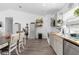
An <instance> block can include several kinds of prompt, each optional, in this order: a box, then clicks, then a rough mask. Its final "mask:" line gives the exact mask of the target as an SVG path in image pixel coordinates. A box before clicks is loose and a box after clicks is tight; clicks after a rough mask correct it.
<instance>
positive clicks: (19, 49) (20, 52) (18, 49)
mask: <svg viewBox="0 0 79 59" xmlns="http://www.w3.org/2000/svg"><path fill="white" fill-rule="evenodd" d="M20 47H21V46H20V44H19V47H18V51H19V53H21V49H20Z"/></svg>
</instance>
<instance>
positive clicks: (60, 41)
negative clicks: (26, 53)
mask: <svg viewBox="0 0 79 59" xmlns="http://www.w3.org/2000/svg"><path fill="white" fill-rule="evenodd" d="M50 45H51V46H52V47H53V49H54V51H55V53H56V54H57V55H63V54H64V55H79V46H77V45H75V44H73V43H71V42H70V41H67V40H66V39H64V38H62V37H60V36H57V35H55V34H53V35H52V34H51V35H50Z"/></svg>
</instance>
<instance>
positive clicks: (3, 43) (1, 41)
mask: <svg viewBox="0 0 79 59" xmlns="http://www.w3.org/2000/svg"><path fill="white" fill-rule="evenodd" d="M8 42H9V41H8V39H6V38H4V37H0V55H1V50H2V49H3V48H5V47H7V46H8Z"/></svg>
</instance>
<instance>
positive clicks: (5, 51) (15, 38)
mask: <svg viewBox="0 0 79 59" xmlns="http://www.w3.org/2000/svg"><path fill="white" fill-rule="evenodd" d="M18 39H19V34H12V35H11V39H10V41H9V46H8V47H6V48H4V49H3V50H2V55H7V54H8V55H11V53H12V52H13V51H14V50H15V52H16V54H17V55H18V50H17V42H18Z"/></svg>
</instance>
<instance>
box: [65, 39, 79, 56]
mask: <svg viewBox="0 0 79 59" xmlns="http://www.w3.org/2000/svg"><path fill="white" fill-rule="evenodd" d="M64 55H79V46H76V45H75V44H72V43H70V42H68V41H66V40H64Z"/></svg>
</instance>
